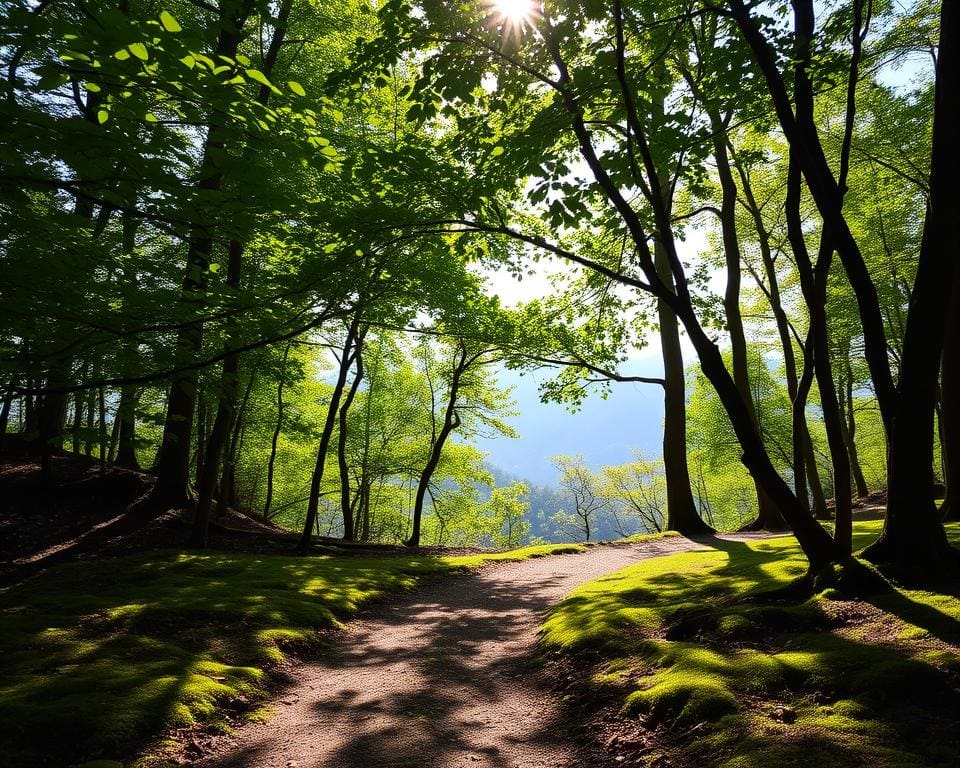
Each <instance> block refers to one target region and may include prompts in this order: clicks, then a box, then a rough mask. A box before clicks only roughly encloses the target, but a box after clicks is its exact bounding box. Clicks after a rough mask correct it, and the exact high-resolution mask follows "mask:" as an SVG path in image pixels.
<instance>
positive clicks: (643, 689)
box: [543, 523, 960, 768]
mask: <svg viewBox="0 0 960 768" xmlns="http://www.w3.org/2000/svg"><path fill="white" fill-rule="evenodd" d="M879 527H880V523H859V524H858V525H857V528H856V546H858V547H862V546H864V545H866V544H867V543H868V542H869V541H870V540H872V539H873V538H874V537H875V536H876V534H877V533H878V532H879ZM951 528H952V530H951V531H950V533H951V536H952V537H953V538H954V539H956V538H958V531H957V530H956V527H955V526H951ZM804 570H805V562H804V559H803V557H802V555H801V554H800V551H799V549H798V547H797V546H796V543H795V542H794V541H793V540H792V539H790V538H782V539H767V540H758V541H751V542H725V541H717V542H716V543H715V544H714V545H712V547H711V548H710V549H707V550H702V551H696V552H689V553H684V554H678V555H672V556H669V557H663V558H657V559H654V560H648V561H645V562H642V563H638V564H637V565H634V566H631V567H629V568H626V569H623V570H621V571H619V572H617V573H614V574H611V575H609V576H607V577H604V578H601V579H598V580H596V581H593V582H590V583H588V584H585V585H583V586H581V587H580V588H578V589H577V590H575V591H574V592H573V593H571V595H570V596H568V597H567V598H566V599H565V600H564V601H563V602H562V603H561V604H560V605H559V606H558V607H557V608H556V609H555V610H554V611H553V612H552V613H551V615H550V616H549V617H548V619H547V621H546V622H545V624H544V627H543V643H544V645H545V646H546V647H547V648H550V649H555V650H559V651H562V652H565V653H568V654H581V655H583V654H590V655H593V656H594V661H595V662H596V665H595V674H594V675H593V678H592V681H591V684H592V685H594V686H596V687H597V688H599V691H600V692H601V693H602V694H604V695H609V696H613V697H616V698H617V699H618V700H619V701H620V702H621V706H622V711H623V713H624V714H625V715H626V716H631V717H632V716H636V717H640V718H642V719H643V721H644V724H645V725H646V726H647V727H649V728H650V729H654V730H655V731H656V732H657V733H658V734H660V737H659V738H658V744H659V748H660V749H662V750H664V751H666V752H668V753H670V754H671V755H672V756H673V759H674V761H675V762H676V763H678V764H680V765H683V764H687V763H689V764H694V765H709V766H722V767H723V768H753V766H761V765H762V766H770V765H775V766H792V765H797V766H801V765H802V766H804V768H817V767H818V766H824V767H827V766H831V767H832V766H835V765H844V766H847V765H857V766H859V765H863V766H883V767H886V766H889V767H890V768H894V767H897V766H903V767H904V768H905V767H906V766H944V767H945V768H946V766H955V765H957V763H958V761H960V737H958V734H957V731H956V728H955V726H954V723H955V722H956V719H957V717H958V716H960V691H958V687H957V686H958V682H960V654H958V652H957V651H958V648H957V646H958V644H960V601H958V600H957V599H956V597H952V596H948V595H941V594H934V593H929V592H920V591H908V590H899V591H895V592H891V593H890V594H884V595H879V596H877V597H875V598H871V599H870V602H863V601H852V600H840V599H837V598H838V596H837V595H836V594H835V593H832V592H830V591H827V592H824V593H822V594H820V595H817V596H816V597H814V598H812V599H810V600H808V601H806V602H804V603H802V604H799V605H796V604H794V605H789V604H778V603H771V602H764V601H763V600H762V599H760V598H759V597H758V594H759V593H761V592H763V591H768V590H771V589H775V588H777V587H779V586H783V585H785V584H788V583H789V582H790V581H791V580H792V579H794V578H796V577H797V576H800V575H801V574H802V573H803V572H804ZM751 596H753V598H754V599H752V600H749V599H748V600H745V599H743V598H744V597H748V598H749V597H751ZM691 733H695V738H694V737H693V736H691V735H690V734H691Z"/></svg>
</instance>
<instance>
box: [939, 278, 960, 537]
mask: <svg viewBox="0 0 960 768" xmlns="http://www.w3.org/2000/svg"><path fill="white" fill-rule="evenodd" d="M940 393H941V406H940V425H941V428H942V430H941V431H942V437H941V440H940V445H941V450H942V456H943V480H944V483H945V484H946V486H947V490H946V495H945V496H944V497H943V504H942V505H941V506H940V513H941V515H943V518H944V519H945V520H960V270H957V271H956V274H955V275H954V279H953V295H952V297H951V300H950V311H949V314H948V315H947V327H946V338H945V339H944V343H943V361H942V364H941V379H940Z"/></svg>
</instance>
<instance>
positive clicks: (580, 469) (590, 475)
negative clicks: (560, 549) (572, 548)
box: [550, 455, 610, 541]
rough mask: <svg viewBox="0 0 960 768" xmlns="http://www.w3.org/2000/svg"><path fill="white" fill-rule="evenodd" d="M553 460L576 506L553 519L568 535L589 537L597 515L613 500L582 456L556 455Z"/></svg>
mask: <svg viewBox="0 0 960 768" xmlns="http://www.w3.org/2000/svg"><path fill="white" fill-rule="evenodd" d="M550 461H551V462H552V463H553V466H555V467H556V468H557V471H558V472H560V487H561V488H562V489H563V490H564V491H565V492H566V493H567V498H568V499H569V500H570V502H571V504H572V507H573V509H572V511H571V512H559V513H557V514H556V515H555V516H554V522H556V523H557V524H558V525H559V526H560V528H561V529H562V531H563V533H564V535H565V536H568V537H569V538H572V539H574V540H582V541H590V535H591V533H592V532H593V531H595V530H596V528H597V524H598V522H599V520H598V518H599V517H600V515H601V514H602V513H603V512H605V511H606V510H607V509H608V508H609V506H610V500H609V499H608V498H606V497H605V496H603V494H602V491H601V486H600V483H601V480H600V478H599V477H598V476H597V475H596V474H595V473H594V472H593V471H591V470H590V468H589V467H587V465H586V463H585V462H584V458H583V456H580V455H577V456H554V457H553V458H552V459H551V460H550Z"/></svg>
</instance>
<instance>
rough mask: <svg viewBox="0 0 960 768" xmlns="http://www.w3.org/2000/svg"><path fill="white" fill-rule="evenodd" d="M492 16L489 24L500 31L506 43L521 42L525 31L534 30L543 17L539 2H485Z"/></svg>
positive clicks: (494, 0)
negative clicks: (511, 41) (511, 40)
mask: <svg viewBox="0 0 960 768" xmlns="http://www.w3.org/2000/svg"><path fill="white" fill-rule="evenodd" d="M484 5H486V7H487V11H488V13H489V14H490V15H489V19H488V24H489V25H490V26H491V27H496V28H499V29H500V32H501V34H502V35H503V37H504V39H505V40H506V41H509V40H510V39H511V38H513V39H514V40H515V41H519V40H520V36H521V35H522V34H523V32H524V30H525V29H532V28H533V26H534V23H535V22H536V20H537V19H539V18H540V17H541V16H542V13H541V10H540V3H539V2H537V0H484Z"/></svg>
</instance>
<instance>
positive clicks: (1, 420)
mask: <svg viewBox="0 0 960 768" xmlns="http://www.w3.org/2000/svg"><path fill="white" fill-rule="evenodd" d="M18 383H19V378H18V377H17V376H14V377H13V378H12V379H11V380H10V386H9V387H7V391H6V392H4V393H3V404H2V405H0V457H2V456H3V444H4V442H5V441H6V437H7V425H8V424H9V423H10V408H11V406H12V405H13V391H14V389H15V388H16V386H17V384H18Z"/></svg>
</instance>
